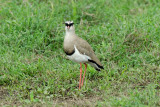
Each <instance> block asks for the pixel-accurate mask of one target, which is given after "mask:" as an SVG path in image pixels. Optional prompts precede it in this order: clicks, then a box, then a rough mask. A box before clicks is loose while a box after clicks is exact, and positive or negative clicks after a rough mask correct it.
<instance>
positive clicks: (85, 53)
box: [63, 21, 104, 89]
mask: <svg viewBox="0 0 160 107" xmlns="http://www.w3.org/2000/svg"><path fill="white" fill-rule="evenodd" d="M65 30H66V33H65V37H64V44H63V46H64V52H65V53H66V55H67V56H68V58H69V59H70V60H72V61H74V62H77V63H80V80H79V89H80V88H81V87H82V86H83V82H84V78H85V73H86V69H87V64H90V65H91V66H92V67H94V68H95V69H96V70H97V71H100V69H104V68H103V66H102V64H101V62H100V61H99V59H98V58H97V57H96V55H95V53H94V51H93V50H92V48H91V46H90V45H89V43H88V42H87V41H85V40H83V39H82V38H80V37H78V36H77V35H76V34H75V28H74V23H73V21H66V22H65ZM82 64H84V65H85V71H84V74H83V78H82Z"/></svg>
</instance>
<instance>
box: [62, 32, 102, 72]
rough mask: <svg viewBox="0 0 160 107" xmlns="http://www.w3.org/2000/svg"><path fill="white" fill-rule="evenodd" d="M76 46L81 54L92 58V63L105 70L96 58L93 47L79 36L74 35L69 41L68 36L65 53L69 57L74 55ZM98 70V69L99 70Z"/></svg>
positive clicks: (65, 41)
mask: <svg viewBox="0 0 160 107" xmlns="http://www.w3.org/2000/svg"><path fill="white" fill-rule="evenodd" d="M74 45H75V46H76V48H77V49H78V51H79V52H80V53H81V54H84V55H87V56H89V57H90V58H91V60H92V62H93V61H94V63H96V64H98V66H100V67H101V68H102V69H103V66H102V64H101V62H100V61H99V59H98V58H97V57H96V55H95V53H94V51H93V49H92V48H91V46H90V45H89V44H88V42H87V41H85V40H83V39H82V38H80V37H78V36H77V35H75V34H73V35H72V36H70V37H69V40H68V39H67V36H66V37H65V39H64V44H63V46H64V52H65V53H66V54H68V55H70V54H71V53H72V54H73V52H74V51H75V50H74ZM97 70H98V69H97Z"/></svg>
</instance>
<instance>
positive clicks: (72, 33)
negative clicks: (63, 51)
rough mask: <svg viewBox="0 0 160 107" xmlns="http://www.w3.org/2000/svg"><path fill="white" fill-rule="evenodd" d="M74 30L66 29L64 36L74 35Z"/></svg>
mask: <svg viewBox="0 0 160 107" xmlns="http://www.w3.org/2000/svg"><path fill="white" fill-rule="evenodd" d="M74 35H75V31H66V36H74Z"/></svg>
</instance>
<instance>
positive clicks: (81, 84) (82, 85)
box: [81, 64, 87, 87]
mask: <svg viewBox="0 0 160 107" xmlns="http://www.w3.org/2000/svg"><path fill="white" fill-rule="evenodd" d="M84 65H85V71H84V74H83V79H82V83H81V87H82V86H83V82H84V78H85V73H86V70H87V64H84Z"/></svg>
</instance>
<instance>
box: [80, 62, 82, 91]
mask: <svg viewBox="0 0 160 107" xmlns="http://www.w3.org/2000/svg"><path fill="white" fill-rule="evenodd" d="M81 77H82V64H81V63H80V78H79V89H81Z"/></svg>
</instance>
